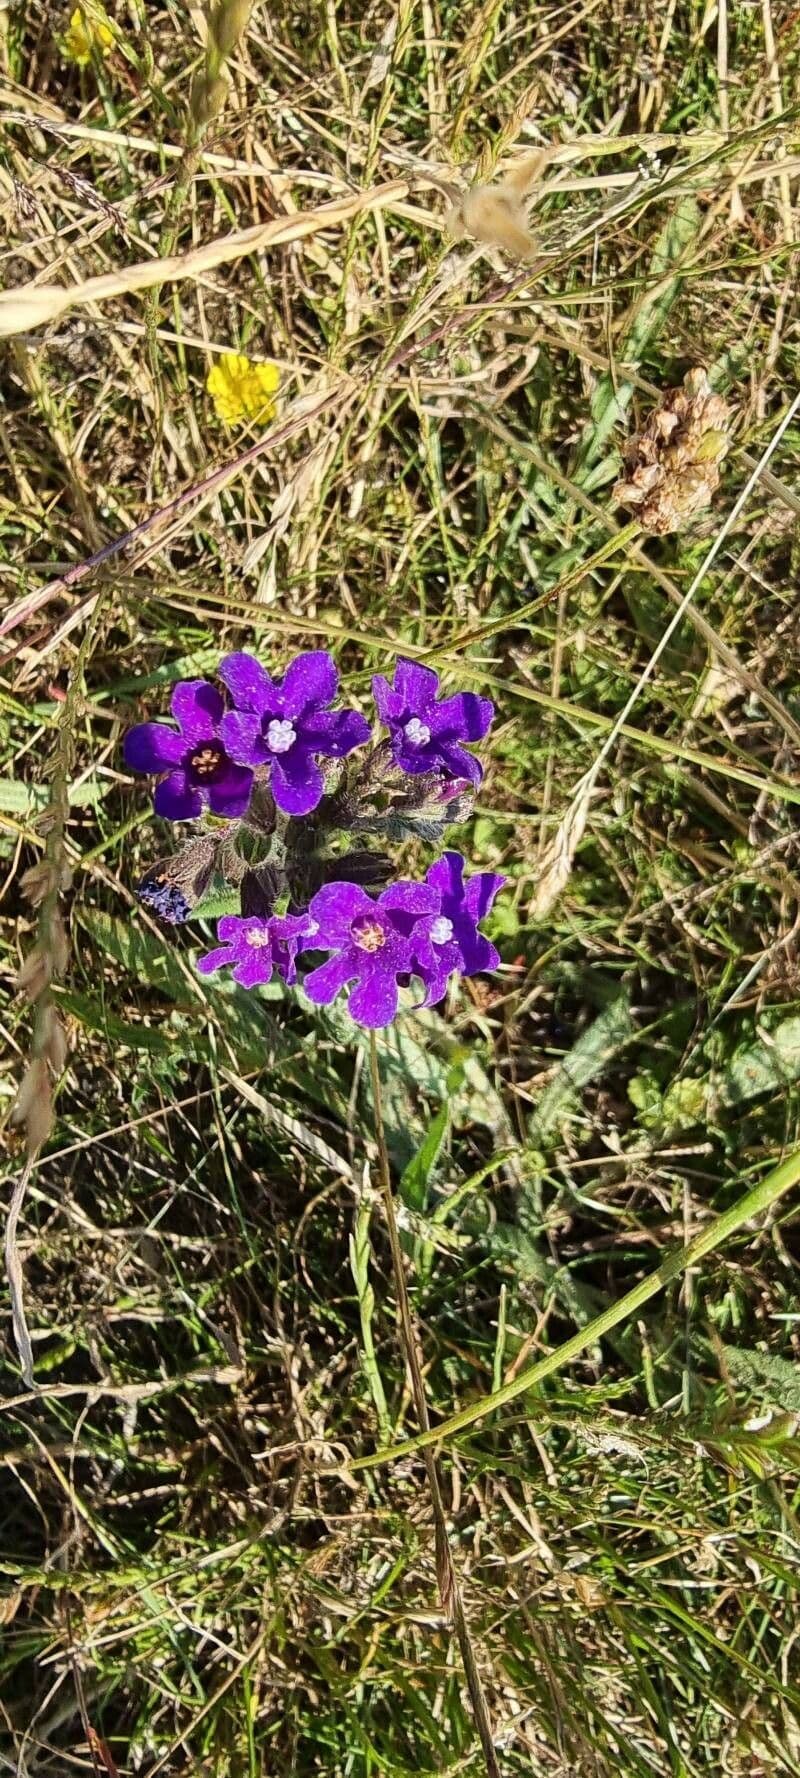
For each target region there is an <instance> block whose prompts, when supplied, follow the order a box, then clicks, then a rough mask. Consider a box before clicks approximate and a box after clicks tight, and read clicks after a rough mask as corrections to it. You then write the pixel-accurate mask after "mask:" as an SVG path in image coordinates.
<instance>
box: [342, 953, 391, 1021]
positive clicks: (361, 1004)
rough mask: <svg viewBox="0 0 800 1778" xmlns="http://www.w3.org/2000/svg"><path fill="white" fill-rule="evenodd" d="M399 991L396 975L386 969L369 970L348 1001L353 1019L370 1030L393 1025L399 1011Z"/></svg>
mask: <svg viewBox="0 0 800 1778" xmlns="http://www.w3.org/2000/svg"><path fill="white" fill-rule="evenodd" d="M398 1000H399V993H398V988H397V982H396V980H395V977H394V976H393V975H391V974H390V973H389V971H388V970H386V969H381V968H375V967H373V968H372V969H370V970H368V971H367V972H366V973H365V974H364V975H363V976H362V978H361V981H360V982H359V983H358V986H357V987H355V988H354V989H353V992H352V994H351V995H350V999H349V1001H348V1003H347V1007H348V1011H349V1013H350V1017H351V1019H355V1021H356V1024H357V1025H366V1026H367V1028H368V1030H380V1029H381V1027H382V1026H383V1025H391V1022H392V1019H393V1018H394V1016H395V1014H396V1012H397V1003H398Z"/></svg>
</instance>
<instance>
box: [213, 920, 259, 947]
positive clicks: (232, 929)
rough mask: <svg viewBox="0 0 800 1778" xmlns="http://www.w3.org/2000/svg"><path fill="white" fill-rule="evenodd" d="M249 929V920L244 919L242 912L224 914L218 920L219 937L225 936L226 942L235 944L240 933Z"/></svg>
mask: <svg viewBox="0 0 800 1778" xmlns="http://www.w3.org/2000/svg"><path fill="white" fill-rule="evenodd" d="M259 924H260V922H259ZM247 929H248V922H247V920H243V919H242V916H241V914H223V916H222V919H221V920H218V921H217V938H224V940H225V942H226V944H229V945H231V944H235V943H236V940H237V938H238V937H239V934H240V933H241V932H243V931H244V932H246V931H247Z"/></svg>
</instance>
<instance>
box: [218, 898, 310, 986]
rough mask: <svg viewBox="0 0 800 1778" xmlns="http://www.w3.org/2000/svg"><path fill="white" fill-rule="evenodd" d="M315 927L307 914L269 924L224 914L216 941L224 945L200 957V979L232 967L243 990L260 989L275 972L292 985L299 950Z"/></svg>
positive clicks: (277, 916) (281, 917)
mask: <svg viewBox="0 0 800 1778" xmlns="http://www.w3.org/2000/svg"><path fill="white" fill-rule="evenodd" d="M313 925H314V922H313V920H312V919H311V918H310V916H309V915H308V914H273V915H272V917H271V918H270V919H269V920H262V919H260V918H258V917H257V916H255V915H252V916H250V917H248V918H246V919H240V918H239V916H238V914H225V915H224V916H223V918H222V919H221V920H219V921H218V922H217V938H218V939H221V940H222V943H221V944H220V945H218V946H217V948H216V950H213V951H206V953H205V955H204V956H203V957H198V959H197V967H198V969H199V970H200V973H201V975H211V974H213V971H214V970H215V969H224V968H225V966H226V964H229V963H230V964H233V979H234V981H235V982H238V983H239V986H240V988H259V987H261V986H262V984H263V983H265V982H268V981H270V980H271V978H272V974H273V971H274V970H276V971H277V973H278V975H281V976H283V979H284V981H287V982H293V981H295V980H296V977H297V970H296V967H295V958H296V956H297V951H298V947H299V945H300V943H301V941H302V940H303V939H304V938H305V937H306V935H307V934H308V933H310V932H311V931H312V929H313Z"/></svg>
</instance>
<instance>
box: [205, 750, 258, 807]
mask: <svg viewBox="0 0 800 1778" xmlns="http://www.w3.org/2000/svg"><path fill="white" fill-rule="evenodd" d="M252 787H253V774H252V772H251V771H250V770H249V768H248V767H247V766H236V765H234V764H233V762H232V761H231V760H229V761H228V764H227V766H226V767H225V770H224V772H220V775H219V777H218V778H217V780H216V783H214V784H209V786H208V800H209V803H210V805H211V808H212V810H213V812H214V814H215V815H227V817H228V820H229V821H236V820H238V818H239V816H240V815H243V814H244V812H245V810H246V808H247V805H248V803H249V801H250V792H251V790H252Z"/></svg>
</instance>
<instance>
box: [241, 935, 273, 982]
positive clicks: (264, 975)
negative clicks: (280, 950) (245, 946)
mask: <svg viewBox="0 0 800 1778" xmlns="http://www.w3.org/2000/svg"><path fill="white" fill-rule="evenodd" d="M233 979H234V981H235V982H238V984H239V987H240V988H260V987H263V986H264V984H265V983H266V982H269V981H271V980H272V951H271V949H270V947H269V945H261V946H257V945H253V948H252V950H251V951H250V953H249V955H248V956H247V957H243V958H242V960H241V962H240V963H237V965H236V968H235V969H234V972H233Z"/></svg>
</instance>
